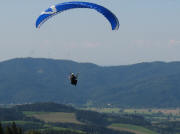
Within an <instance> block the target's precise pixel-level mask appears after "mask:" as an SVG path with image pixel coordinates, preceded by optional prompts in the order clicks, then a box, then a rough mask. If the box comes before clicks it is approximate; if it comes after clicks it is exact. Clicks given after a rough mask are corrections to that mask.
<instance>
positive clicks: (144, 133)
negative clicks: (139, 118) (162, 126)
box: [108, 124, 157, 134]
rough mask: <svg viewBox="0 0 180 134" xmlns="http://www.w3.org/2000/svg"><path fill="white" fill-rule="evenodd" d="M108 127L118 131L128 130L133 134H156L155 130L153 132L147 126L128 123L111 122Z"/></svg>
mask: <svg viewBox="0 0 180 134" xmlns="http://www.w3.org/2000/svg"><path fill="white" fill-rule="evenodd" d="M108 128H111V129H114V130H119V131H128V132H132V133H135V134H157V133H156V132H153V131H151V130H149V129H147V128H144V127H141V126H136V125H130V124H112V125H110V126H109V127H108Z"/></svg>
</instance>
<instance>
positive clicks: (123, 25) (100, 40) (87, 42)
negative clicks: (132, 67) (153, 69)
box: [0, 0, 180, 66]
mask: <svg viewBox="0 0 180 134" xmlns="http://www.w3.org/2000/svg"><path fill="white" fill-rule="evenodd" d="M66 1H70V0H28V1H25V0H15V1H12V0H1V8H0V12H1V19H0V61H5V60H9V59H12V58H22V57H34V58H52V59H67V60H73V61H77V62H91V63H95V64H98V65H103V66H109V65H127V64H135V63H140V62H152V61H165V62H171V61H180V17H179V16H180V0H84V1H88V2H93V3H96V4H100V5H102V6H105V7H106V8H108V9H110V10H111V11H112V12H113V13H114V14H115V15H116V16H117V18H118V19H119V22H120V28H119V30H118V31H112V30H111V26H110V24H109V22H108V21H107V20H106V19H105V18H104V17H103V16H102V15H101V14H99V13H98V12H96V11H94V10H90V9H74V10H71V11H70V10H69V11H66V12H63V13H61V14H58V15H56V16H54V17H53V18H51V19H50V20H48V21H47V22H46V23H44V24H43V25H42V27H41V28H40V29H36V28H35V22H36V19H37V17H38V16H39V15H40V13H41V12H42V11H44V10H45V9H47V8H48V7H50V6H51V5H55V4H58V3H62V2H66Z"/></svg>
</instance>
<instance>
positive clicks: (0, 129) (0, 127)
mask: <svg viewBox="0 0 180 134" xmlns="http://www.w3.org/2000/svg"><path fill="white" fill-rule="evenodd" d="M0 134H4V131H3V128H2V125H1V123H0Z"/></svg>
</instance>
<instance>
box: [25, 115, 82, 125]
mask: <svg viewBox="0 0 180 134" xmlns="http://www.w3.org/2000/svg"><path fill="white" fill-rule="evenodd" d="M25 114H26V115H27V116H31V117H35V118H37V119H39V120H42V121H45V122H52V123H57V122H61V123H75V124H83V123H81V122H80V121H78V120H77V119H76V115H75V113H64V112H47V113H46V112H39V113H38V112H34V113H33V112H30V113H25Z"/></svg>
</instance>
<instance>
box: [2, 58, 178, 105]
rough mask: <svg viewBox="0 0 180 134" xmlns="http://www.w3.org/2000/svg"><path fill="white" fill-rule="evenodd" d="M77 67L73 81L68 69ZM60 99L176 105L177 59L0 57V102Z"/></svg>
mask: <svg viewBox="0 0 180 134" xmlns="http://www.w3.org/2000/svg"><path fill="white" fill-rule="evenodd" d="M71 72H75V73H76V72H80V76H79V83H78V85H77V86H76V87H73V86H71V85H70V84H69V80H68V75H69V74H70V73H71ZM49 101H54V102H59V103H65V104H76V105H85V104H92V105H107V104H112V105H114V106H121V107H180V62H170V63H164V62H152V63H139V64H134V65H125V66H108V67H104V66H98V65H95V64H91V63H77V62H74V61H68V60H52V59H34V58H18V59H12V60H8V61H4V62H0V103H1V104H7V103H16V104H17V103H31V102H49Z"/></svg>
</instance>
